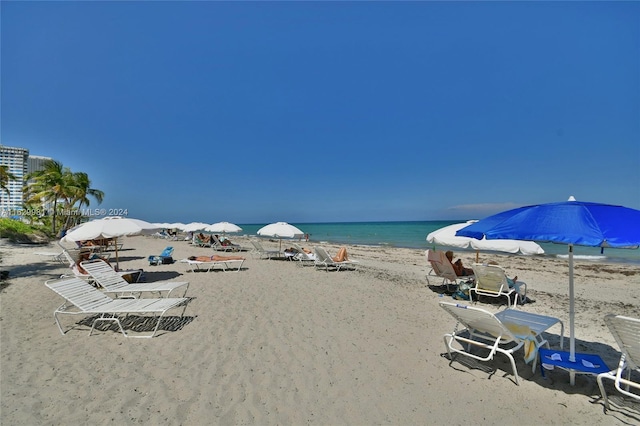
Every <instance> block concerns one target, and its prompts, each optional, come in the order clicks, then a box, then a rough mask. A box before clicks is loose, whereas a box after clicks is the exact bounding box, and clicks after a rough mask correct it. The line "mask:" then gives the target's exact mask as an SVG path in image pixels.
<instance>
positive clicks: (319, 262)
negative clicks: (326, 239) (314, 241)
mask: <svg viewBox="0 0 640 426" xmlns="http://www.w3.org/2000/svg"><path fill="white" fill-rule="evenodd" d="M314 251H315V254H316V260H315V263H314V264H315V266H316V268H324V270H325V271H329V269H335V270H336V271H339V270H341V269H349V270H353V271H355V270H356V266H357V264H358V261H357V260H351V259H349V260H343V261H342V262H336V261H335V260H333V257H332V256H331V255H330V254H329V252H328V251H327V249H326V248H324V247H321V246H316V247H314Z"/></svg>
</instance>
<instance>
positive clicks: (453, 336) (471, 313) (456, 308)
mask: <svg viewBox="0 0 640 426" xmlns="http://www.w3.org/2000/svg"><path fill="white" fill-rule="evenodd" d="M440 306H441V307H442V308H443V309H444V310H445V311H447V312H449V314H451V316H453V317H454V318H455V319H456V320H457V322H458V324H462V325H463V326H464V327H465V328H464V329H459V327H458V324H456V326H455V328H454V331H453V332H452V333H447V334H445V335H444V343H445V346H446V347H447V352H448V353H449V359H450V360H451V361H453V357H452V356H451V353H452V352H456V353H460V354H463V355H465V356H469V357H471V358H474V359H477V360H479V361H488V360H491V359H493V358H494V356H495V354H496V353H497V352H499V353H501V354H504V355H506V356H507V358H509V361H510V362H511V368H512V369H513V375H514V376H515V381H516V384H517V385H519V384H520V379H519V377H518V370H517V368H516V363H515V360H514V358H513V353H514V352H516V351H517V350H518V349H520V348H523V347H524V349H525V361H532V363H533V365H532V367H531V371H532V372H534V371H535V368H536V360H537V348H538V347H540V346H543V345H545V346H546V347H547V348H548V347H549V342H548V341H547V340H546V339H544V338H543V337H542V333H543V332H544V331H546V330H547V329H549V328H550V327H552V326H553V325H555V324H558V323H560V324H561V325H562V322H561V321H560V320H559V319H558V318H554V317H547V316H544V315H537V314H532V313H530V312H524V311H518V310H515V309H507V310H504V311H502V312H500V313H498V314H495V315H494V314H492V313H491V312H489V311H486V310H484V309H480V308H476V307H473V306H467V305H461V304H455V303H450V302H440ZM562 333H563V334H564V325H562ZM561 339H562V338H561ZM454 341H455V342H458V344H460V345H461V347H457V346H454V345H453V342H454ZM561 341H562V340H561ZM472 346H475V347H476V348H482V349H485V350H488V351H489V352H488V354H487V355H485V356H482V355H479V354H475V353H473V352H471V347H472Z"/></svg>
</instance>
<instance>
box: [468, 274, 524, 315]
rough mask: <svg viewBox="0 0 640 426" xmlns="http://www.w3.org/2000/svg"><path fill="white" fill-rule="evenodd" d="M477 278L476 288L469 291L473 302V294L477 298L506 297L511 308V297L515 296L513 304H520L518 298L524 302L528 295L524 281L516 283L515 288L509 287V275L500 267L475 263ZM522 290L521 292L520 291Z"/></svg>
mask: <svg viewBox="0 0 640 426" xmlns="http://www.w3.org/2000/svg"><path fill="white" fill-rule="evenodd" d="M472 268H473V275H474V276H475V286H474V287H471V288H470V289H469V297H470V298H471V300H472V301H473V293H475V294H476V301H477V296H489V297H503V296H504V297H506V298H507V306H508V307H509V308H510V307H511V296H512V295H514V296H513V297H514V301H513V304H514V305H517V304H518V298H520V300H521V301H522V302H524V300H525V298H526V295H527V284H525V283H524V282H522V281H518V282H516V283H515V286H514V287H509V281H508V280H507V274H506V272H505V271H504V269H502V268H501V267H500V266H498V265H487V264H482V263H474V264H473V265H472ZM518 290H520V291H518Z"/></svg>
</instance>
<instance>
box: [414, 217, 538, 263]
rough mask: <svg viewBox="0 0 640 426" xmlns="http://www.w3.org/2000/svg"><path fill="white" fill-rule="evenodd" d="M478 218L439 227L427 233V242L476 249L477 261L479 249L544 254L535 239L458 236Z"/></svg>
mask: <svg viewBox="0 0 640 426" xmlns="http://www.w3.org/2000/svg"><path fill="white" fill-rule="evenodd" d="M475 222H477V220H469V221H467V222H463V223H454V224H453V225H449V226H445V227H443V228H440V229H437V230H435V231H433V232H431V233H429V235H427V242H429V243H432V244H438V245H441V246H448V247H458V248H468V247H471V248H473V249H474V250H476V261H477V260H478V253H477V251H478V250H489V251H501V252H505V253H522V254H527V255H531V254H544V250H543V248H542V247H540V245H539V244H537V243H535V242H533V241H523V240H487V239H486V238H483V239H481V240H478V239H476V238H469V237H462V236H457V235H456V232H458V231H459V230H460V229H462V228H465V227H467V226H469V225H471V224H472V223H475Z"/></svg>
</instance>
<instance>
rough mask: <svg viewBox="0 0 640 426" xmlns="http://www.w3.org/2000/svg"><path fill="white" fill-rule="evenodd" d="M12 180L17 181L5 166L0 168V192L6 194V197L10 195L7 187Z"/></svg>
mask: <svg viewBox="0 0 640 426" xmlns="http://www.w3.org/2000/svg"><path fill="white" fill-rule="evenodd" d="M12 180H17V179H16V177H15V175H14V174H12V173H10V172H9V166H7V165H2V166H0V190H2V192H6V193H7V195H10V194H11V193H10V192H9V188H7V185H9V181H12Z"/></svg>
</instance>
